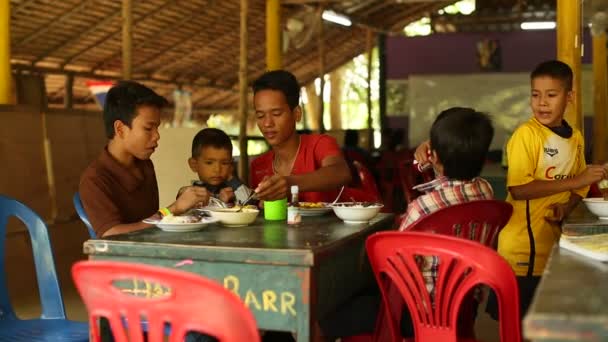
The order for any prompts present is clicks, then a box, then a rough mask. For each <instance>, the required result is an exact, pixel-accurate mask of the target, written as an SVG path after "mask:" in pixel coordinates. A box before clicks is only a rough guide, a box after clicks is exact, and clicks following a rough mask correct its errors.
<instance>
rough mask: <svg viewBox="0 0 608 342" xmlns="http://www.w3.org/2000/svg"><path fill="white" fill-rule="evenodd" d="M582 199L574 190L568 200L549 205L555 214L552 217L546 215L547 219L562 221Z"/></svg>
mask: <svg viewBox="0 0 608 342" xmlns="http://www.w3.org/2000/svg"><path fill="white" fill-rule="evenodd" d="M582 199H583V198H582V197H581V196H580V195H578V194H576V193H574V192H572V193H570V198H568V202H566V203H555V204H552V205H551V206H549V209H551V210H552V211H553V214H552V216H550V217H545V219H546V220H547V221H549V222H556V223H559V222H561V221H562V220H563V219H565V218H566V216H568V215H569V214H570V213H571V212H572V210H574V208H576V206H577V205H578V204H579V203H580V201H581V200H582Z"/></svg>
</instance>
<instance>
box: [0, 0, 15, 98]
mask: <svg viewBox="0 0 608 342" xmlns="http://www.w3.org/2000/svg"><path fill="white" fill-rule="evenodd" d="M11 83H12V77H11V2H10V0H0V104H11V103H12V99H13V91H12V84H11Z"/></svg>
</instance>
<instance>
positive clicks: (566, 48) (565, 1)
mask: <svg viewBox="0 0 608 342" xmlns="http://www.w3.org/2000/svg"><path fill="white" fill-rule="evenodd" d="M581 41H582V35H581V0H557V59H559V60H560V61H562V62H564V63H567V64H568V65H569V66H570V67H571V68H572V72H573V73H574V80H573V82H572V90H573V91H574V101H573V103H572V105H571V106H569V107H568V108H567V109H566V115H565V119H566V121H568V123H569V124H570V125H571V126H573V127H576V128H578V129H579V130H580V131H581V132H584V130H583V110H582V106H581Z"/></svg>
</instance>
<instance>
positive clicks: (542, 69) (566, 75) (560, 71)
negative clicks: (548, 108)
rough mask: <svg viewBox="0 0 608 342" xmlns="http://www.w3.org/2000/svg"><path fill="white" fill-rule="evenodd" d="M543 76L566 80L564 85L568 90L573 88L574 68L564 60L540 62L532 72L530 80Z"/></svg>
mask: <svg viewBox="0 0 608 342" xmlns="http://www.w3.org/2000/svg"><path fill="white" fill-rule="evenodd" d="M542 76H549V77H551V78H555V79H557V80H560V81H562V82H564V87H565V88H566V90H567V91H571V90H572V78H573V76H572V69H571V68H570V66H569V65H568V64H566V63H564V62H562V61H557V60H551V61H546V62H542V63H540V64H539V65H537V66H536V68H534V70H533V71H532V73H531V74H530V80H533V79H535V78H537V77H542Z"/></svg>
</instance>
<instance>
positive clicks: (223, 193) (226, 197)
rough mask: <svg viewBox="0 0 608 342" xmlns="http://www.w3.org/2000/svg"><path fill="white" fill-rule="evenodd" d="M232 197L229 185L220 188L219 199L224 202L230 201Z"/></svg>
mask: <svg viewBox="0 0 608 342" xmlns="http://www.w3.org/2000/svg"><path fill="white" fill-rule="evenodd" d="M233 198H234V190H232V188H231V187H226V188H223V189H222V190H220V200H221V201H222V202H224V203H228V202H230V201H231V200H232V199H233Z"/></svg>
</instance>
